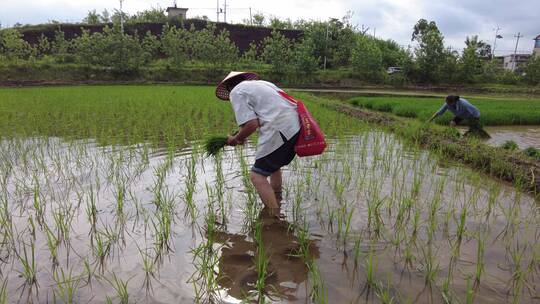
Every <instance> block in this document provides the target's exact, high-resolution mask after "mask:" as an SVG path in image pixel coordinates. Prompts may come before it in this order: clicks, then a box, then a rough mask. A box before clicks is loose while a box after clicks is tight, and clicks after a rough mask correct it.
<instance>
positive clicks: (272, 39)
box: [262, 30, 292, 74]
mask: <svg viewBox="0 0 540 304" xmlns="http://www.w3.org/2000/svg"><path fill="white" fill-rule="evenodd" d="M262 45H263V51H262V58H263V60H264V61H265V62H266V63H269V64H270V65H271V66H272V67H271V70H272V72H274V73H278V74H284V73H286V72H288V71H289V69H290V64H291V59H292V52H291V49H292V43H291V41H290V40H289V39H287V38H286V37H285V36H283V35H282V34H281V33H280V32H278V31H277V30H273V31H272V33H271V35H270V36H269V37H266V38H264V40H263V43H262Z"/></svg>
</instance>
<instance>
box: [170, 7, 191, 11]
mask: <svg viewBox="0 0 540 304" xmlns="http://www.w3.org/2000/svg"><path fill="white" fill-rule="evenodd" d="M170 10H186V11H187V10H188V9H187V8H183V7H176V6H169V7H167V12H168V11H170Z"/></svg>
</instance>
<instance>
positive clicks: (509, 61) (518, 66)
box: [503, 54, 532, 72]
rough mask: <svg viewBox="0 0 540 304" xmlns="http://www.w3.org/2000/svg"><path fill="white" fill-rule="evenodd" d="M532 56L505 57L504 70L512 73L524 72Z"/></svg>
mask: <svg viewBox="0 0 540 304" xmlns="http://www.w3.org/2000/svg"><path fill="white" fill-rule="evenodd" d="M531 56H532V55H531V54H516V55H515V56H514V54H511V55H506V56H503V68H504V69H505V70H510V71H518V72H519V71H522V70H523V68H524V67H525V66H526V65H527V61H529V58H531Z"/></svg>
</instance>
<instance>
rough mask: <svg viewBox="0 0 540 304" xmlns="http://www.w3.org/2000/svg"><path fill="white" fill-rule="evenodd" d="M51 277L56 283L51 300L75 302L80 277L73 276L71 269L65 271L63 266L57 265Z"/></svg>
mask: <svg viewBox="0 0 540 304" xmlns="http://www.w3.org/2000/svg"><path fill="white" fill-rule="evenodd" d="M53 279H54V282H55V283H56V286H55V291H54V294H53V301H54V302H62V303H70V304H71V303H77V299H76V295H77V290H78V288H79V286H80V283H81V277H80V276H74V275H73V269H70V270H69V272H65V271H64V269H63V268H61V267H59V268H57V269H56V270H55V271H54V272H53Z"/></svg>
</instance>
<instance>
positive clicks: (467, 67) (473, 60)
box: [460, 36, 485, 82]
mask: <svg viewBox="0 0 540 304" xmlns="http://www.w3.org/2000/svg"><path fill="white" fill-rule="evenodd" d="M465 45H466V47H465V49H463V55H462V56H461V60H460V70H461V73H460V74H461V79H462V81H464V82H473V81H474V79H475V78H476V77H477V76H478V75H479V74H481V73H482V71H483V69H482V65H483V63H484V61H483V60H482V59H481V58H480V53H481V52H482V49H481V48H484V51H485V43H484V42H482V41H478V36H472V37H471V38H469V37H467V39H466V40H465ZM484 54H485V53H484Z"/></svg>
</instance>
